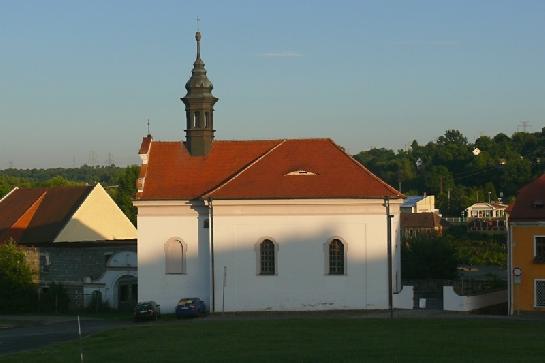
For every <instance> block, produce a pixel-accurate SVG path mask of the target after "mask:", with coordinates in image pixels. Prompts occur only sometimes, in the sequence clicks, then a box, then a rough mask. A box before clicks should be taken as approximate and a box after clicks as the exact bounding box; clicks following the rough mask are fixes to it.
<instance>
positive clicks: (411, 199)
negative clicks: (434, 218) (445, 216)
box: [401, 195, 439, 213]
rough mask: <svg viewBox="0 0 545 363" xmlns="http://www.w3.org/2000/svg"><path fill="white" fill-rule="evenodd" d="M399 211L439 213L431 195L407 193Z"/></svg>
mask: <svg viewBox="0 0 545 363" xmlns="http://www.w3.org/2000/svg"><path fill="white" fill-rule="evenodd" d="M401 213H439V210H438V209H436V208H435V196H433V195H409V196H407V197H406V198H405V200H403V204H401Z"/></svg>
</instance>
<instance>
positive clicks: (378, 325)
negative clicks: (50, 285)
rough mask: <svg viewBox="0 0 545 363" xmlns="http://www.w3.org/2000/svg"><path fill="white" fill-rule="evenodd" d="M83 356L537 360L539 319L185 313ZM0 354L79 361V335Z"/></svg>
mask: <svg viewBox="0 0 545 363" xmlns="http://www.w3.org/2000/svg"><path fill="white" fill-rule="evenodd" d="M83 350H84V354H85V362H101V363H106V362H182V361H188V362H198V361H218V362H220V361H221V362H347V361H353V362H375V361H385V362H399V361H401V362H405V361H411V362H472V361H475V362H483V361H486V362H543V361H544V360H545V321H513V320H506V319H501V320H496V319H448V320H434V319H426V320H419V319H398V320H381V319H316V318H314V319H279V320H190V321H169V322H159V323H157V324H136V325H135V326H134V327H129V328H124V329H117V330H112V331H109V332H105V333H101V334H97V335H94V336H91V337H87V338H85V339H83ZM0 361H1V362H17V363H21V362H78V361H79V343H78V342H77V341H73V342H68V343H63V344H58V345H54V346H50V347H48V348H45V349H41V350H36V351H31V352H25V353H18V354H14V355H8V356H2V357H1V358H0Z"/></svg>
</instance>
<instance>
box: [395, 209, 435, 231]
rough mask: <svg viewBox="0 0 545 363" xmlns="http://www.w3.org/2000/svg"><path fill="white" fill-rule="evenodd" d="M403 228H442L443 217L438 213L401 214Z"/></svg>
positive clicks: (400, 222) (400, 221)
mask: <svg viewBox="0 0 545 363" xmlns="http://www.w3.org/2000/svg"><path fill="white" fill-rule="evenodd" d="M399 224H400V226H401V228H435V227H440V226H441V217H440V216H439V215H438V214H437V213H431V212H430V213H401V214H400V220H399Z"/></svg>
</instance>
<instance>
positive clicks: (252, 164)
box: [201, 139, 286, 198]
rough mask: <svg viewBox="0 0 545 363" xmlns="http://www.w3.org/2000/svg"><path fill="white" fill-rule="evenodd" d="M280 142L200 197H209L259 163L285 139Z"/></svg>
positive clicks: (284, 140)
mask: <svg viewBox="0 0 545 363" xmlns="http://www.w3.org/2000/svg"><path fill="white" fill-rule="evenodd" d="M279 141H280V142H279V143H278V144H276V145H274V146H273V147H272V148H271V149H269V150H268V151H267V152H266V153H264V154H263V155H261V156H260V157H258V158H257V159H255V160H254V161H252V162H251V163H249V164H248V165H246V166H245V167H244V168H242V169H241V170H240V171H239V172H238V173H236V174H235V175H234V176H232V177H230V178H229V179H227V180H226V181H224V182H223V183H221V184H220V185H218V186H217V187H215V188H214V189H212V190H211V191H209V192H207V193H205V194H203V195H202V196H201V198H209V197H210V196H211V195H212V194H213V193H215V192H217V191H218V190H220V189H221V188H223V187H224V186H226V185H227V184H229V183H230V182H232V181H233V180H235V179H236V178H238V177H239V176H240V175H242V174H243V173H244V172H245V171H246V170H248V169H250V168H251V167H252V166H254V165H255V164H257V163H259V162H260V161H261V160H263V159H264V158H266V157H267V156H268V155H270V154H271V153H272V152H273V151H274V150H276V149H277V148H278V147H280V145H283V144H284V143H285V142H286V139H282V140H279Z"/></svg>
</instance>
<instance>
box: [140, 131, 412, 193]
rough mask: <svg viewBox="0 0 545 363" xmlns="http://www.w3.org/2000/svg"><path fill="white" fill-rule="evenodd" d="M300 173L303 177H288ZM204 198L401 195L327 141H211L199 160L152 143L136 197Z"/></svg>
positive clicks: (174, 145)
mask: <svg viewBox="0 0 545 363" xmlns="http://www.w3.org/2000/svg"><path fill="white" fill-rule="evenodd" d="M300 170H302V171H306V172H308V173H307V174H306V175H288V174H290V173H291V174H298V173H297V171H300ZM312 174H315V175H312ZM141 176H142V175H141ZM208 196H210V197H212V198H214V199H299V198H307V199H308V198H383V197H384V196H389V197H392V198H399V197H401V194H400V193H399V192H398V191H396V190H395V189H394V188H392V187H391V186H389V185H388V184H386V183H385V182H383V181H382V180H381V179H379V178H378V177H376V176H375V175H373V174H372V173H371V172H370V171H369V170H367V169H366V168H365V167H364V166H362V165H361V164H359V163H358V162H357V161H355V160H354V159H353V158H352V157H350V156H349V155H347V154H346V153H345V152H344V151H343V150H342V149H341V148H339V147H338V146H337V145H336V144H335V143H334V142H333V141H331V140H330V139H303V140H301V139H296V140H269V141H214V143H213V147H212V150H211V152H210V153H209V154H208V156H204V157H192V156H191V155H190V154H189V153H188V152H187V150H186V148H185V146H183V144H181V143H179V142H156V141H153V142H152V144H151V149H150V156H149V161H148V169H147V172H146V175H145V184H144V191H143V193H141V195H139V199H141V200H159V199H175V200H176V199H178V200H179V199H182V200H190V199H196V198H206V197H208Z"/></svg>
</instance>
